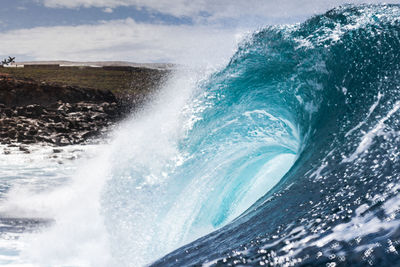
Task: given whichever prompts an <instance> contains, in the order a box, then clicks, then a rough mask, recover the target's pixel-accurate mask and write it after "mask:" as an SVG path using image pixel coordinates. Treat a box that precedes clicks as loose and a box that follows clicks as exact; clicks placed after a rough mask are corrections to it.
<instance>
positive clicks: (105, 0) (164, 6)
mask: <svg viewBox="0 0 400 267" xmlns="http://www.w3.org/2000/svg"><path fill="white" fill-rule="evenodd" d="M39 1H41V2H42V3H43V4H44V5H45V6H47V7H58V8H59V7H65V8H78V7H101V8H104V7H109V8H116V7H119V6H135V7H137V8H145V9H148V10H150V11H156V12H160V13H164V14H169V15H173V16H176V17H185V16H186V17H191V18H193V19H194V20H195V21H199V20H200V21H201V20H203V19H204V20H206V21H207V22H210V21H215V20H218V19H226V18H233V19H239V18H240V19H243V20H244V19H252V17H260V18H266V19H268V18H269V19H271V18H275V19H276V18H279V19H282V18H292V17H304V16H308V15H311V14H314V13H319V12H324V11H326V10H327V9H329V8H333V7H335V6H338V5H341V4H345V3H349V2H350V3H353V4H361V3H382V2H386V3H390V2H391V3H398V0H386V1H382V0H352V1H349V0H324V1H321V0H296V1H294V0H169V1H160V0H39ZM204 14H208V16H207V19H205V17H204Z"/></svg>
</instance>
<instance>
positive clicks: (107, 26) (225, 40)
mask: <svg viewBox="0 0 400 267" xmlns="http://www.w3.org/2000/svg"><path fill="white" fill-rule="evenodd" d="M364 2H368V3H381V2H383V1H380V0H365V1H360V0H353V1H349V0H348V1H345V0H1V9H0V58H5V57H8V56H15V57H16V60H17V62H18V61H19V62H20V61H31V60H71V61H108V60H112V61H115V60H118V61H119V60H121V61H131V62H138V63H151V62H162V63H187V62H196V61H201V62H212V61H218V60H221V58H226V57H229V55H231V54H233V52H234V50H235V48H236V45H237V43H238V42H239V41H240V40H241V38H243V37H244V36H246V35H248V34H249V33H251V32H253V31H255V30H257V29H260V28H262V27H264V26H266V25H271V24H288V23H297V22H301V21H304V20H305V19H307V18H309V17H310V16H312V15H314V14H318V13H323V12H325V11H327V10H329V9H331V8H333V7H335V6H339V5H341V4H344V3H352V4H360V3H364ZM385 2H386V3H398V4H400V0H391V1H385Z"/></svg>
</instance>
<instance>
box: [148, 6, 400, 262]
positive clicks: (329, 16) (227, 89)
mask: <svg viewBox="0 0 400 267" xmlns="http://www.w3.org/2000/svg"><path fill="white" fill-rule="evenodd" d="M399 18H400V6H399V5H361V6H351V5H349V6H343V7H340V8H336V9H333V10H330V11H328V12H327V13H325V14H323V15H319V16H315V17H313V18H311V19H309V20H307V21H306V22H304V23H302V24H299V25H292V26H274V27H267V28H265V29H263V30H261V31H259V32H257V33H255V34H253V36H252V37H251V38H249V39H248V40H246V41H244V42H243V43H242V44H241V46H240V47H239V49H238V51H237V53H236V54H235V55H234V56H233V58H232V60H231V62H230V64H229V65H228V66H227V67H226V68H225V69H224V70H222V71H221V72H219V73H217V74H215V75H214V76H212V77H211V78H210V81H209V82H208V84H211V85H212V86H209V88H214V87H213V85H216V86H215V90H214V91H212V92H215V94H214V97H215V99H217V101H216V102H215V107H214V112H215V113H218V112H223V110H232V109H240V108H242V107H248V106H253V105H255V106H256V107H257V110H265V111H266V112H268V113H269V114H270V115H272V116H268V115H267V116H266V117H264V119H266V120H270V121H271V122H274V120H273V118H276V117H278V118H280V120H281V122H283V121H285V120H287V121H290V122H295V123H282V125H285V126H283V128H286V129H287V132H288V133H289V132H290V133H291V134H289V135H290V136H291V138H289V139H288V140H292V141H295V140H296V141H295V142H294V143H296V144H297V147H296V146H291V145H288V144H290V143H291V142H290V141H289V142H284V141H283V142H282V140H280V141H278V143H279V144H285V145H283V146H280V149H282V147H286V148H288V149H289V150H290V151H292V152H293V151H296V153H297V156H296V162H295V163H294V165H293V166H292V167H291V168H290V170H289V172H288V173H287V174H286V175H285V176H284V177H283V178H282V179H281V180H280V182H279V183H278V184H277V185H276V186H275V187H273V189H272V190H270V191H269V192H268V193H267V194H265V195H264V196H263V197H262V198H261V199H259V200H258V201H257V202H256V203H255V204H254V205H252V207H251V208H250V209H248V210H247V211H246V212H245V213H244V214H243V215H241V216H240V217H239V218H237V219H236V220H234V221H233V222H232V223H229V224H227V225H226V226H224V227H223V228H221V229H219V230H217V231H215V232H213V233H211V234H209V235H206V236H204V237H202V238H200V239H198V240H196V241H194V242H192V243H190V244H188V245H186V246H183V247H181V248H180V249H177V250H175V251H174V252H172V253H170V254H168V255H167V256H165V257H164V258H162V259H160V260H158V261H156V262H155V263H154V265H162V266H169V265H174V264H176V262H178V263H179V264H180V265H194V264H199V263H207V264H208V265H214V264H217V265H218V264H248V265H254V264H261V265H262V264H270V263H272V264H278V265H283V264H287V265H291V264H305V265H307V264H311V265H313V264H314V265H319V264H325V263H336V264H345V265H347V264H353V265H365V264H376V265H377V264H383V265H389V264H398V263H399V257H398V254H397V249H398V243H397V241H395V240H397V239H398V238H397V236H398V234H399V233H400V231H399V229H400V228H399V226H400V221H399V214H398V210H399V209H398V207H399V205H400V202H399V201H398V197H397V194H398V192H399V189H400V186H399V184H400V183H399V177H400V175H399V173H400V165H399V164H400V163H399V159H398V155H399V152H400V151H399V147H400V146H399V145H400V144H399V141H400V138H399V137H398V133H399V130H400V120H399V115H400V114H399V112H398V103H399V102H398V101H399V94H398V92H399V89H400V79H399V77H400V76H399V74H400V72H399V70H400V53H399V51H400V20H399ZM218 99H221V100H218ZM227 103H229V104H231V103H235V106H234V108H232V107H231V106H229V105H226V104H227ZM263 105H264V106H263ZM259 107H262V108H259ZM246 112H247V114H249V112H250V111H246ZM261 113H262V112H261ZM205 114H206V115H207V113H205ZM228 114H229V112H228ZM252 114H253V115H252V116H254V117H257V115H259V114H260V113H257V112H254V110H253V113H252ZM267 117H268V118H267ZM207 118H208V117H207V116H205V117H204V118H203V119H204V120H207ZM209 118H212V116H210V117H209ZM200 125H201V124H200ZM247 125H248V124H246V125H241V126H240V129H241V130H244V129H247ZM271 125H273V123H272V124H271ZM289 125H295V127H291V126H289ZM250 128H251V126H250ZM289 129H292V130H289ZM293 129H297V130H296V131H295V130H293ZM238 131H240V130H239V129H238ZM278 132H279V131H278ZM275 134H276V132H275ZM277 136H278V137H277ZM279 136H280V135H279V134H278V135H275V136H274V137H271V138H272V139H274V138H275V140H276V138H279ZM256 140H258V139H256ZM218 142H221V140H218ZM255 142H257V141H255ZM252 143H253V141H250V143H249V144H252ZM293 147H296V149H297V150H296V149H293ZM227 255H228V256H227Z"/></svg>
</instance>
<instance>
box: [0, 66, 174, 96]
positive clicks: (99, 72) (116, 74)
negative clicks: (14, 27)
mask: <svg viewBox="0 0 400 267" xmlns="http://www.w3.org/2000/svg"><path fill="white" fill-rule="evenodd" d="M0 72H1V73H7V74H10V75H12V76H13V77H15V78H16V79H24V78H29V79H33V80H35V81H37V82H45V83H50V84H59V85H69V86H78V87H83V88H95V89H100V90H110V91H111V92H112V93H113V94H114V95H115V96H117V97H118V98H124V97H126V96H129V98H131V99H142V98H143V97H145V96H146V95H147V94H148V93H150V92H151V91H152V90H153V89H154V88H157V86H158V85H159V84H160V83H161V82H162V81H163V79H165V78H166V76H167V74H168V73H169V72H170V71H169V70H160V69H150V68H139V67H130V68H121V69H118V68H116V69H113V70H109V69H104V68H102V67H78V66H76V67H75V66H73V67H59V68H48V67H35V68H0Z"/></svg>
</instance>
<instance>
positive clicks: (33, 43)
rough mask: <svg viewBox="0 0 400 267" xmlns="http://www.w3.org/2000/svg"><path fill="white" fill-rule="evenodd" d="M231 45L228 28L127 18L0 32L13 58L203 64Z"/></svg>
mask: <svg viewBox="0 0 400 267" xmlns="http://www.w3.org/2000/svg"><path fill="white" fill-rule="evenodd" d="M234 46H235V32H233V31H230V30H223V29H219V28H215V27H214V28H213V27H205V26H176V25H175V26H174V25H155V24H143V23H137V22H135V21H134V20H132V19H126V20H114V21H108V22H102V23H100V24H97V25H79V26H57V27H37V28H32V29H23V30H14V31H9V32H4V33H0V55H3V56H7V55H13V56H17V60H22V59H32V60H56V59H65V60H78V61H90V60H93V61H97V60H124V61H134V62H174V63H187V62H188V61H197V62H196V63H204V62H216V61H219V60H220V59H221V58H227V57H229V56H230V55H231V54H232V53H233V50H234ZM201 61H203V62H201Z"/></svg>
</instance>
